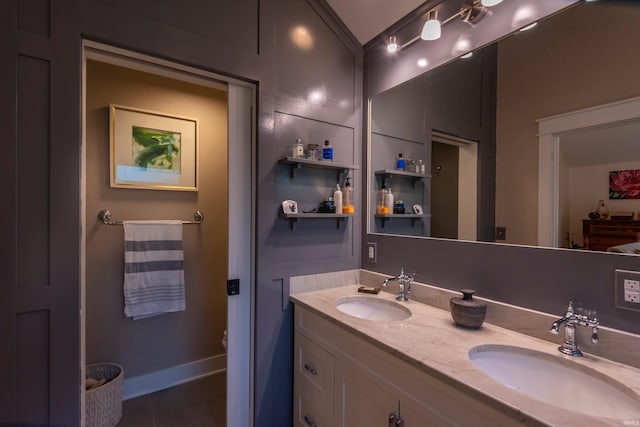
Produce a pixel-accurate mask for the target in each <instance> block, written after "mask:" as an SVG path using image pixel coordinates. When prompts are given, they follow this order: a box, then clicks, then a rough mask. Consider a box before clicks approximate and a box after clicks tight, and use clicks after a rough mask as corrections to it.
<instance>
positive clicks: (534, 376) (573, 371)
mask: <svg viewBox="0 0 640 427" xmlns="http://www.w3.org/2000/svg"><path fill="white" fill-rule="evenodd" d="M469 358H470V359H471V362H472V363H473V364H474V365H475V366H476V367H477V368H478V369H480V370H481V371H482V372H483V373H485V374H486V375H488V376H490V377H491V378H493V379H494V380H496V381H498V382H499V383H501V384H503V385H505V386H507V387H509V388H511V389H513V390H516V391H518V392H520V393H524V394H526V395H527V396H529V397H532V398H534V399H537V400H541V401H543V402H546V403H550V404H552V405H555V406H558V407H561V408H564V409H568V410H570V411H574V412H578V413H581V414H586V415H592V416H598V417H605V418H615V419H634V420H635V419H640V396H638V395H636V394H635V393H634V392H633V391H632V390H631V389H630V388H628V387H626V386H625V385H624V384H622V383H619V382H617V381H615V380H613V379H612V378H609V377H607V376H606V375H603V374H601V373H599V372H597V371H595V370H593V369H589V368H587V367H584V366H582V365H579V364H577V363H575V362H573V361H571V360H567V359H565V358H564V357H562V356H560V355H559V356H557V357H554V356H551V355H548V354H545V353H541V352H537V351H534V350H528V349H525V348H520V347H511V346H504V345H482V346H478V347H474V348H472V349H471V350H470V351H469Z"/></svg>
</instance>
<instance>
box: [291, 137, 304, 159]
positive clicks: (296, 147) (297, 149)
mask: <svg viewBox="0 0 640 427" xmlns="http://www.w3.org/2000/svg"><path fill="white" fill-rule="evenodd" d="M291 154H292V155H293V157H303V156H304V145H303V144H302V140H301V139H300V138H298V139H296V143H295V144H293V150H292V152H291Z"/></svg>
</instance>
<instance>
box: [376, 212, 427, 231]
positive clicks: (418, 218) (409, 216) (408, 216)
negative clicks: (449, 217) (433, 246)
mask: <svg viewBox="0 0 640 427" xmlns="http://www.w3.org/2000/svg"><path fill="white" fill-rule="evenodd" d="M426 216H429V215H425V214H421V215H420V214H388V215H379V214H376V218H380V220H381V221H382V228H384V225H385V223H386V222H387V221H391V220H392V219H394V218H398V219H410V220H411V226H412V227H413V226H414V225H415V224H416V221H422V219H423V218H424V217H426Z"/></svg>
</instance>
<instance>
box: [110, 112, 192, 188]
mask: <svg viewBox="0 0 640 427" xmlns="http://www.w3.org/2000/svg"><path fill="white" fill-rule="evenodd" d="M109 124H110V126H109V133H110V135H109V140H110V171H111V172H110V175H111V179H110V182H111V187H112V188H134V189H144V190H173V191H198V130H199V128H198V119H194V118H190V117H181V116H176V115H172V114H166V113H159V112H156V111H148V110H142V109H139V108H134V107H126V106H123V105H116V104H111V105H110V106H109Z"/></svg>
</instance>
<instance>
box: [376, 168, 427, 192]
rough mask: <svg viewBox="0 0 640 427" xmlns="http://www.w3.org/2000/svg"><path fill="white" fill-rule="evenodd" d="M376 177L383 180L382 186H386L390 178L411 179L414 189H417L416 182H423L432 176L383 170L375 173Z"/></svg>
mask: <svg viewBox="0 0 640 427" xmlns="http://www.w3.org/2000/svg"><path fill="white" fill-rule="evenodd" d="M375 175H376V176H379V177H381V178H382V185H384V186H386V181H387V179H388V178H393V177H399V178H409V179H411V180H412V184H413V188H415V187H416V182H418V181H422V180H423V179H424V178H431V175H423V174H421V173H416V172H406V171H401V170H396V169H381V170H377V171H375Z"/></svg>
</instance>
